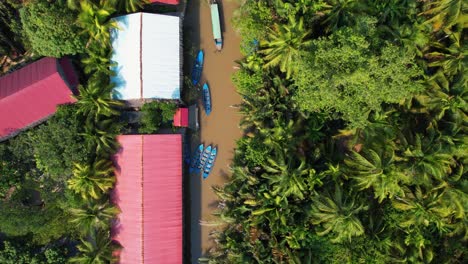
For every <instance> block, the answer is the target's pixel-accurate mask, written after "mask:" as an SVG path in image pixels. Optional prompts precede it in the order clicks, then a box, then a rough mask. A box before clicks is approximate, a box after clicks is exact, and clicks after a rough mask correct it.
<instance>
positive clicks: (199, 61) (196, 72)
mask: <svg viewBox="0 0 468 264" xmlns="http://www.w3.org/2000/svg"><path fill="white" fill-rule="evenodd" d="M202 71H203V50H200V51H199V52H198V55H197V57H196V58H195V64H194V65H193V69H192V83H193V85H197V84H198V83H199V82H200V77H201V74H202Z"/></svg>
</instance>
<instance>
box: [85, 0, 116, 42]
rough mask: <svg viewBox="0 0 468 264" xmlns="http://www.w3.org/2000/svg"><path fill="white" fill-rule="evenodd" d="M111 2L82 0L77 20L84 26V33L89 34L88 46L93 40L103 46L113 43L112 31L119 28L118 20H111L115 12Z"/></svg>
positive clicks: (105, 0)
mask: <svg viewBox="0 0 468 264" xmlns="http://www.w3.org/2000/svg"><path fill="white" fill-rule="evenodd" d="M111 2H112V1H107V0H101V1H99V3H97V4H96V3H93V2H90V1H81V2H80V8H81V10H80V13H79V15H78V19H77V22H78V25H80V26H81V27H82V28H83V33H86V34H87V35H89V40H88V42H87V44H86V47H88V46H89V45H90V44H91V43H92V42H93V41H95V42H97V43H98V44H99V45H101V46H103V47H109V46H110V45H111V41H110V36H111V31H112V30H115V29H117V28H118V26H117V22H116V21H114V20H110V16H111V15H112V14H113V13H114V12H115V8H114V7H113V5H112V3H111Z"/></svg>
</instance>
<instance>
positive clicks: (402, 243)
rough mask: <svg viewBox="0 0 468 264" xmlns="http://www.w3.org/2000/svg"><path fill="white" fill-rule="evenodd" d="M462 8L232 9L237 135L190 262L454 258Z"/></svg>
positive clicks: (271, 5)
mask: <svg viewBox="0 0 468 264" xmlns="http://www.w3.org/2000/svg"><path fill="white" fill-rule="evenodd" d="M467 9H468V5H467V4H466V1H445V0H428V1H417V0H409V1H398V0H395V1H370V0H299V1H297V0H295V1H293V0H260V1H240V7H239V9H238V10H237V13H236V16H235V18H234V24H235V26H236V28H237V30H238V32H239V33H240V35H241V36H242V44H241V50H242V52H243V53H244V55H245V57H244V59H242V60H241V61H239V65H240V67H239V70H238V71H237V72H236V73H235V74H234V76H233V81H234V83H235V85H236V86H237V89H238V92H239V93H240V94H241V96H242V104H241V105H240V106H239V107H240V112H241V113H242V114H243V117H242V121H241V127H242V128H243V130H244V136H243V137H242V138H241V139H240V140H239V141H238V143H237V149H236V152H235V157H234V162H233V164H232V165H231V171H232V177H231V178H230V179H229V181H228V182H227V183H226V184H224V185H223V186H215V187H214V188H213V190H214V192H215V193H216V194H217V195H218V197H219V203H218V210H217V211H216V212H215V215H216V216H218V217H217V220H216V221H214V222H212V223H208V224H209V225H210V226H216V227H215V228H214V230H213V231H212V233H211V234H212V238H213V240H214V242H215V244H216V245H215V247H213V248H212V249H211V250H210V252H209V254H208V255H207V256H206V257H204V258H201V259H200V261H202V262H207V263H463V262H465V261H466V258H467V254H468V251H467V249H466V247H465V246H464V245H465V244H466V242H467V239H468V225H467V224H468V221H467V220H468V218H467V214H466V213H467V210H468V189H467V186H468V185H467V170H466V168H467V166H466V165H467V161H468V145H467V142H468V141H467V140H468V137H467V128H468V127H467V125H468V117H467V113H468V104H467V99H468V98H467V79H466V77H467V76H468V74H467V73H468V68H467V57H466V55H467V48H466V43H465V41H466V33H467V32H466V28H467V23H466V21H468V20H467V13H466V11H467ZM265 29H268V30H265Z"/></svg>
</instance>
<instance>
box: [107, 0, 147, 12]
mask: <svg viewBox="0 0 468 264" xmlns="http://www.w3.org/2000/svg"><path fill="white" fill-rule="evenodd" d="M114 1H116V2H117V3H116V5H117V10H119V11H125V12H127V13H134V12H137V11H139V10H141V9H143V6H144V5H145V4H149V0H114Z"/></svg>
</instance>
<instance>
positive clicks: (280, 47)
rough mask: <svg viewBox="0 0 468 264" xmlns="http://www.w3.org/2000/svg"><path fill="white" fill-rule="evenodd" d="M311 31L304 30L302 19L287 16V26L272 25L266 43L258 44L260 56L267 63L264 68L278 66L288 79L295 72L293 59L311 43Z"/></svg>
mask: <svg viewBox="0 0 468 264" xmlns="http://www.w3.org/2000/svg"><path fill="white" fill-rule="evenodd" d="M310 33H311V31H310V30H307V29H305V28H304V21H303V19H302V18H300V19H299V20H296V18H295V17H293V16H289V19H288V24H286V25H280V24H274V25H273V28H272V29H270V33H269V34H268V37H267V41H262V42H260V47H261V50H260V51H259V52H260V53H261V54H264V55H265V58H264V59H265V61H267V63H266V64H265V65H264V66H263V67H264V68H270V67H276V66H279V68H280V70H281V71H282V72H285V73H286V78H289V77H290V76H291V74H292V73H293V72H294V71H295V69H294V59H295V58H297V57H298V56H299V53H300V51H301V50H304V49H306V48H307V47H309V46H310V45H311V43H312V41H311V40H308V39H307V38H308V37H309V35H310Z"/></svg>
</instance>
